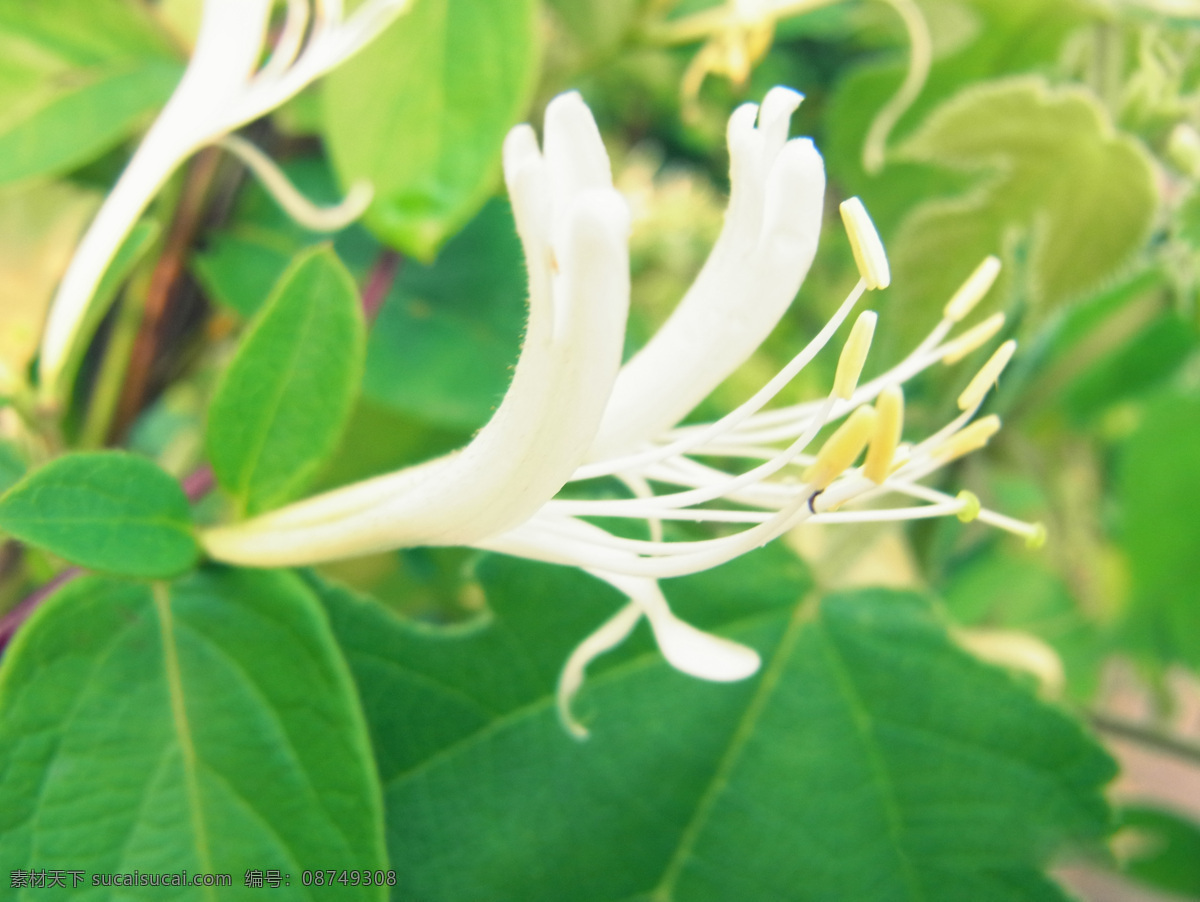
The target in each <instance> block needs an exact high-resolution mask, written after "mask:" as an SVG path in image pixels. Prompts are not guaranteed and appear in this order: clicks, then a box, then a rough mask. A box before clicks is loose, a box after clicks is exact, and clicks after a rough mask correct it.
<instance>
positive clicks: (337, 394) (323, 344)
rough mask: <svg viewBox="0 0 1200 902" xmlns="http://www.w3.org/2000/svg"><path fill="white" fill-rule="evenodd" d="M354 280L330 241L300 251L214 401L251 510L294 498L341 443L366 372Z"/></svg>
mask: <svg viewBox="0 0 1200 902" xmlns="http://www.w3.org/2000/svg"><path fill="white" fill-rule="evenodd" d="M365 341H366V332H365V325H364V323H363V317H362V309H361V306H360V303H359V297H358V290H357V288H355V285H354V280H353V279H352V278H351V277H350V274H349V273H348V272H346V268H345V267H344V266H343V265H342V263H341V261H340V260H339V259H338V257H337V255H336V254H335V253H334V252H333V250H332V249H331V248H329V247H320V248H315V249H313V250H310V251H305V252H304V253H302V254H300V255H299V256H298V257H297V258H296V259H295V261H294V262H293V263H292V265H291V266H290V267H289V268H288V270H287V272H285V273H284V274H283V276H281V277H280V279H279V282H278V283H277V284H276V286H275V289H274V291H273V293H272V295H271V298H270V299H269V300H268V301H267V303H266V305H265V306H264V307H263V309H262V310H261V311H260V312H259V314H258V316H257V317H256V318H255V319H254V321H253V322H252V323H251V325H250V328H249V330H248V331H247V334H246V335H245V337H244V338H243V339H242V344H241V346H240V347H239V348H238V352H237V354H236V356H235V357H234V358H233V361H232V362H231V363H230V364H229V368H228V369H227V370H226V371H225V374H224V376H223V377H222V379H221V382H220V384H219V385H218V386H217V390H216V393H215V395H214V397H213V400H212V404H211V406H210V407H209V415H208V432H207V436H206V444H207V449H208V457H209V461H210V462H211V463H212V466H213V470H214V471H215V472H216V475H217V479H218V480H219V481H220V483H221V485H222V486H223V487H224V488H225V489H226V490H227V491H229V492H230V493H231V494H232V495H233V496H234V498H235V499H237V501H238V504H239V506H240V507H241V508H242V510H243V511H245V512H246V513H251V514H253V513H257V512H258V511H262V510H265V509H268V508H270V507H273V506H276V505H278V504H280V503H282V502H284V501H287V500H289V499H291V498H292V497H293V496H294V495H295V494H297V493H298V492H300V491H301V490H303V488H304V487H305V486H306V485H307V484H308V482H309V481H310V480H311V479H312V477H313V475H314V474H315V473H316V471H317V469H318V468H319V467H320V466H321V464H322V463H323V462H324V461H325V459H326V458H327V457H328V456H329V455H330V454H331V453H332V452H333V450H334V448H335V447H336V446H337V442H338V439H339V437H340V436H341V434H342V429H343V428H344V426H345V423H346V418H347V417H348V416H349V414H350V409H351V405H352V403H353V401H354V396H355V394H356V392H357V390H358V383H359V380H360V379H361V378H362V366H363V353H364V345H365Z"/></svg>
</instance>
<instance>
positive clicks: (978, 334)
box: [942, 313, 1004, 366]
mask: <svg viewBox="0 0 1200 902" xmlns="http://www.w3.org/2000/svg"><path fill="white" fill-rule="evenodd" d="M1003 328H1004V314H1003V313H994V314H992V315H991V316H989V317H988V318H987V319H985V320H984V321H983V322H981V323H980V324H979V325H977V326H973V327H971V328H970V329H968V330H967V331H966V332H964V333H963V334H962V335H959V336H958V337H957V338H954V339H952V340H951V341H948V342H946V344H945V345H943V346H942V363H944V364H946V365H947V366H949V365H952V364H955V363H958V362H959V361H960V360H962V359H963V358H964V357H966V356H967V355H968V354H972V353H974V352H975V351H977V350H979V349H980V348H981V347H983V346H984V345H985V344H987V343H988V342H989V341H991V340H992V339H993V338H994V337H995V336H996V333H997V332H999V331H1000V330H1001V329H1003Z"/></svg>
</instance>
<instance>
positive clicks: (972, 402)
mask: <svg viewBox="0 0 1200 902" xmlns="http://www.w3.org/2000/svg"><path fill="white" fill-rule="evenodd" d="M1016 350H1017V343H1016V342H1015V341H1013V340H1011V339H1010V340H1008V341H1006V342H1005V343H1004V344H1002V345H1000V347H998V348H996V353H994V354H993V355H992V356H991V358H990V359H989V360H988V362H987V363H985V364H984V365H983V367H982V368H981V369H980V370H979V372H978V373H976V374H975V378H974V379H972V380H971V382H970V383H969V384H968V385H967V387H966V388H965V389H963V393H962V394H961V395H959V396H958V409H959V410H972V409H974V408H976V407H978V406H979V405H980V404H981V403H982V402H983V398H984V396H985V395H986V394H987V393H988V391H989V390H990V389H991V387H992V386H993V385H995V384H996V382H997V380H998V379H999V378H1000V374H1001V373H1002V372H1004V368H1005V367H1006V366H1008V362H1009V361H1010V360H1012V355H1013V353H1014V352H1015V351H1016Z"/></svg>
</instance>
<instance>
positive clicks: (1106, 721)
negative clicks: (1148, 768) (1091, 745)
mask: <svg viewBox="0 0 1200 902" xmlns="http://www.w3.org/2000/svg"><path fill="white" fill-rule="evenodd" d="M1088 717H1089V719H1090V720H1091V722H1092V726H1094V727H1095V728H1096V729H1097V730H1099V731H1100V732H1101V733H1108V734H1110V735H1112V736H1120V737H1121V738H1122V739H1129V740H1132V741H1133V742H1136V743H1139V744H1141V745H1144V746H1147V747H1149V748H1152V749H1154V750H1155V751H1159V752H1162V753H1164V754H1167V755H1171V756H1173V757H1175V758H1182V759H1184V760H1185V761H1188V762H1190V763H1192V764H1198V765H1200V745H1197V744H1196V743H1194V742H1188V741H1187V740H1185V739H1179V738H1177V737H1175V736H1171V735H1169V734H1167V733H1164V732H1162V731H1161V730H1158V729H1155V728H1154V727H1147V726H1143V725H1142V724H1138V723H1132V722H1130V721H1127V720H1123V719H1121V718H1119V717H1113V716H1112V715H1111V714H1104V713H1101V712H1099V711H1092V712H1091V713H1090V714H1089V715H1088Z"/></svg>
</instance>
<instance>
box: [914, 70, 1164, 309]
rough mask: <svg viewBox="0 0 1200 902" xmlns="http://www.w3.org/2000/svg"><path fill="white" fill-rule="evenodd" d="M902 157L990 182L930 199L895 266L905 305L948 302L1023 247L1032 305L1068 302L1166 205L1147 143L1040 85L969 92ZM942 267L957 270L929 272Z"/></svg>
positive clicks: (1097, 108)
mask: <svg viewBox="0 0 1200 902" xmlns="http://www.w3.org/2000/svg"><path fill="white" fill-rule="evenodd" d="M903 153H904V154H905V156H906V157H908V158H909V159H913V160H918V161H921V162H925V163H934V164H937V165H941V166H945V167H950V168H952V169H957V170H960V171H963V172H971V173H975V174H978V175H981V176H983V178H982V179H981V181H979V183H978V184H977V186H976V188H975V190H973V191H971V192H970V193H967V194H964V195H960V196H956V197H943V198H934V199H931V200H928V201H926V202H925V203H923V204H922V205H921V206H919V207H917V208H916V209H914V210H913V211H912V213H911V214H910V215H909V217H908V218H907V219H906V220H905V222H904V223H903V225H902V226H901V228H900V231H899V233H898V234H897V236H896V238H895V240H894V241H893V242H892V244H891V258H892V262H893V268H894V276H895V281H896V285H897V290H898V291H899V292H901V294H902V295H903V296H904V297H905V298H916V299H920V298H925V299H934V300H936V301H937V302H938V303H940V302H941V301H943V300H944V299H946V298H949V297H950V295H951V294H952V293H953V291H954V289H955V288H956V287H957V286H958V283H959V282H960V281H961V280H962V279H963V278H964V276H965V271H966V270H969V269H970V267H971V266H972V265H973V264H974V263H975V261H978V260H981V259H982V258H983V257H985V256H987V255H988V254H990V253H997V254H1003V255H1005V256H1007V257H1008V259H1009V262H1010V263H1012V261H1013V260H1014V259H1015V256H1014V255H1015V254H1016V253H1017V251H1018V250H1019V249H1020V250H1023V251H1024V252H1027V254H1028V258H1027V260H1026V261H1025V262H1024V263H1023V270H1022V271H1021V272H1020V274H1019V275H1018V277H1017V278H1018V279H1019V282H1018V284H1019V285H1020V286H1021V287H1022V288H1023V289H1025V290H1026V291H1027V293H1028V296H1029V298H1030V300H1032V301H1034V302H1036V303H1041V304H1043V305H1054V304H1059V303H1062V302H1064V301H1067V300H1071V299H1073V298H1075V297H1078V296H1079V295H1081V294H1082V293H1084V292H1087V291H1090V290H1094V289H1096V288H1098V287H1099V286H1100V285H1102V284H1103V283H1104V282H1105V281H1106V280H1108V279H1110V278H1112V277H1113V276H1114V275H1116V274H1117V273H1118V272H1119V271H1120V270H1121V268H1122V267H1124V266H1125V265H1126V264H1127V263H1128V262H1129V261H1130V260H1131V258H1132V256H1133V254H1134V253H1135V252H1136V251H1137V250H1139V249H1140V248H1141V246H1142V244H1143V242H1144V240H1145V238H1146V236H1147V234H1148V233H1149V229H1150V226H1151V223H1152V221H1153V219H1154V215H1155V210H1156V207H1157V203H1158V201H1157V197H1158V195H1157V190H1156V188H1155V182H1154V171H1153V168H1152V166H1151V162H1150V158H1149V156H1148V154H1147V153H1146V151H1145V150H1144V149H1143V148H1142V146H1141V145H1140V144H1139V143H1138V142H1137V141H1136V140H1134V139H1133V138H1131V137H1129V136H1127V135H1123V134H1119V133H1117V132H1115V131H1114V130H1113V127H1112V124H1111V123H1110V122H1109V119H1108V116H1107V114H1106V113H1105V111H1104V109H1103V107H1102V106H1101V105H1100V103H1099V101H1098V100H1096V98H1095V97H1094V96H1093V95H1091V94H1090V93H1088V92H1087V91H1085V90H1083V89H1082V88H1061V89H1052V88H1050V87H1049V85H1048V84H1047V83H1046V82H1045V81H1044V80H1042V79H1040V78H1014V79H1008V80H1005V81H999V82H994V83H991V84H984V85H979V86H976V87H972V88H969V89H967V90H964V91H962V92H961V93H960V94H958V95H957V96H955V97H954V98H953V99H951V100H949V101H947V102H946V103H945V104H944V105H943V106H941V107H940V108H939V109H938V110H936V111H935V112H934V113H933V114H932V115H931V116H930V117H929V118H928V119H927V120H926V121H925V122H924V123H923V124H922V126H921V128H920V129H919V130H918V131H917V132H916V134H914V135H913V136H912V137H911V138H910V139H909V140H908V141H907V142H906V143H905V145H904V147H903ZM939 260H941V261H945V260H955V261H962V262H961V268H960V267H958V266H951V267H947V266H938V265H930V264H931V261H939ZM1009 268H1010V270H1011V269H1012V268H1013V267H1012V266H1010V267H1009ZM1010 278H1011V276H1010ZM998 294H1000V295H1002V294H1003V291H1000V292H998ZM927 303H929V301H927Z"/></svg>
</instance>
